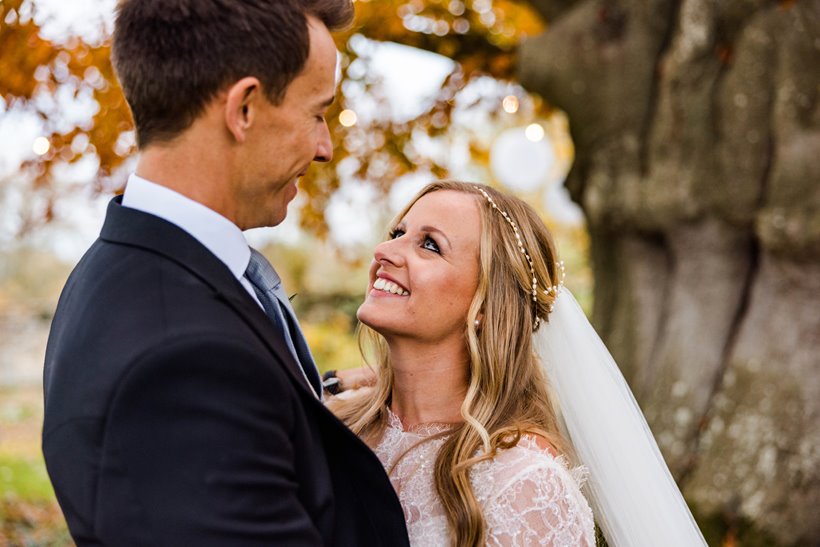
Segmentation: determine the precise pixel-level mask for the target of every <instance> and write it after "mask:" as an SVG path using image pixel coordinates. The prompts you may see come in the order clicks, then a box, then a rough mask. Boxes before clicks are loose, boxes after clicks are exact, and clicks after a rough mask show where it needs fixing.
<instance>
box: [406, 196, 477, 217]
mask: <svg viewBox="0 0 820 547" xmlns="http://www.w3.org/2000/svg"><path fill="white" fill-rule="evenodd" d="M422 218H424V219H426V220H430V219H436V220H439V221H440V222H447V223H453V224H461V223H465V222H466V223H478V221H479V212H478V206H477V204H476V199H475V196H472V195H470V194H467V193H464V192H456V191H453V190H439V191H436V192H430V193H429V194H425V195H423V196H421V197H420V198H419V199H418V200H416V202H415V203H414V204H413V206H412V207H410V209H409V210H408V211H407V213H406V214H405V215H404V218H403V219H402V220H404V221H414V220H416V219H422Z"/></svg>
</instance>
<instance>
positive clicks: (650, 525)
mask: <svg viewBox="0 0 820 547" xmlns="http://www.w3.org/2000/svg"><path fill="white" fill-rule="evenodd" d="M533 342H534V347H535V351H536V353H537V354H538V356H539V357H540V359H541V362H542V364H543V366H544V368H545V370H546V372H547V376H548V378H549V381H550V383H551V387H552V388H553V390H554V392H555V394H556V396H557V398H558V404H559V405H560V408H561V413H562V415H563V418H564V422H565V424H566V428H567V433H568V434H569V437H570V441H571V442H572V445H573V446H574V448H575V451H576V454H577V456H578V458H579V459H580V461H581V463H582V464H583V465H584V466H586V467H587V469H588V470H589V483H588V486H589V490H590V494H591V499H590V504H591V505H592V508H593V512H594V513H595V518H596V521H597V522H598V525H599V526H600V527H601V529H602V530H603V532H604V536H605V537H606V539H607V543H608V544H609V545H610V546H611V547H627V546H628V547H656V546H659V545H663V546H664V547H677V546H680V547H691V546H696V545H706V541H705V540H704V539H703V535H702V534H701V532H700V529H699V528H698V526H697V524H696V523H695V519H694V518H693V517H692V513H691V512H690V511H689V507H688V506H687V505H686V502H685V501H684V499H683V496H682V495H681V493H680V490H679V489H678V487H677V485H676V484H675V481H674V479H673V478H672V475H671V473H670V472H669V469H668V468H667V466H666V462H664V460H663V456H662V455H661V452H660V450H659V449H658V445H657V443H656V442H655V438H654V437H653V436H652V432H651V431H650V429H649V426H648V425H647V423H646V419H645V418H644V416H643V413H642V412H641V409H640V407H639V406H638V403H637V402H636V401H635V398H634V397H633V396H632V392H631V391H630V389H629V386H628V385H627V383H626V381H625V380H624V378H623V376H622V375H621V372H620V370H619V369H618V366H617V365H616V364H615V361H614V359H613V358H612V356H611V355H610V353H609V351H608V350H607V348H606V346H605V345H604V344H603V342H602V341H601V339H600V337H599V336H598V334H597V333H596V332H595V329H593V328H592V325H590V323H589V321H588V320H587V318H586V316H585V315H584V312H583V310H582V309H581V308H580V306H579V305H578V303H577V302H576V301H575V298H573V296H572V294H571V293H570V292H569V291H568V290H567V289H566V287H564V288H562V289H561V292H560V294H559V295H558V297H557V299H556V301H555V307H554V309H553V311H552V313H550V317H549V322H548V323H546V324H542V325H541V328H540V329H538V330H537V331H536V333H535V334H534V335H533Z"/></svg>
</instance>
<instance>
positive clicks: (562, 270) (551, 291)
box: [473, 186, 566, 330]
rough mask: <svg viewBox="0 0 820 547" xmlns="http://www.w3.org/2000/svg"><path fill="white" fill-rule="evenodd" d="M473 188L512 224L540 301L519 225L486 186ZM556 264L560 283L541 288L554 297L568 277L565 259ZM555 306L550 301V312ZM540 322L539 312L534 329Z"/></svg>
mask: <svg viewBox="0 0 820 547" xmlns="http://www.w3.org/2000/svg"><path fill="white" fill-rule="evenodd" d="M473 188H475V189H476V190H478V191H479V192H480V193H481V195H483V196H484V198H485V199H486V200H487V202H488V203H489V204H490V205H491V206H492V208H493V209H494V210H496V211H498V212H499V213H501V216H502V217H504V220H506V221H507V223H508V224H509V225H510V226H512V229H513V235H515V240H516V242H517V244H518V250H519V251H521V254H523V255H524V258H525V259H526V260H527V265H528V266H529V269H530V276H531V277H532V288H531V291H530V295H531V296H532V301H533V302H537V301H538V289H539V288H538V280H537V278H536V276H535V266H534V265H533V262H532V257H531V256H530V253H528V252H527V249H526V247H524V241H523V240H522V239H521V233H520V232H519V231H518V225H517V224H516V223H515V221H514V220H513V219H512V218H510V215H509V214H508V213H507V211H504V210H502V209H501V208H499V207H498V205H497V204H496V202H495V200H494V199H493V198H492V196H490V194H488V193H487V191H486V190H484V188H482V187H480V186H473ZM556 266H557V268H558V271H559V272H560V276H561V277H560V279H559V280H558V283H555V284H550V285H546V288H545V289H541V290H542V291H543V292H544V294H545V295H547V296H550V295H551V296H552V297H553V299H555V298H556V297H558V293H559V292H560V291H561V287H563V286H564V279H565V278H566V270H565V268H564V261H563V260H559V261H557V262H556ZM553 306H554V304H552V303H550V305H549V311H550V312H552V308H553ZM540 324H541V318H540V317H538V314H536V315H535V322H534V325H533V330H537V329H538V326H539V325H540Z"/></svg>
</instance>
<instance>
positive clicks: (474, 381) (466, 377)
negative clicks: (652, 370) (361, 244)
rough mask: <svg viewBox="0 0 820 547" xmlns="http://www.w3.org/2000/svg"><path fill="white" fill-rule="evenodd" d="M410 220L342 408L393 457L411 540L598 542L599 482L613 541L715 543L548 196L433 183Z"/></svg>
mask: <svg viewBox="0 0 820 547" xmlns="http://www.w3.org/2000/svg"><path fill="white" fill-rule="evenodd" d="M397 219H398V220H397V222H396V223H395V224H394V226H393V229H392V230H391V232H390V237H389V238H388V239H387V240H386V241H384V242H382V243H381V244H379V245H378V246H377V247H376V251H375V254H374V258H375V259H374V261H373V264H372V267H371V269H370V282H369V286H368V292H367V296H366V299H365V301H364V303H363V304H362V305H361V307H360V308H359V311H358V318H359V320H360V321H361V323H362V324H363V325H365V326H364V327H363V335H364V336H365V337H366V338H369V340H370V342H371V343H372V347H373V349H374V356H375V363H374V364H375V369H376V382H375V385H374V386H372V387H368V388H363V389H359V390H355V391H351V392H348V393H345V394H344V395H342V396H339V397H334V398H333V399H331V401H330V402H329V406H330V407H331V409H332V410H333V411H334V412H336V413H337V415H338V416H339V417H340V418H341V419H342V420H344V421H345V422H346V423H347V424H348V425H349V426H350V427H351V429H352V430H353V431H354V432H355V433H357V434H358V435H360V436H361V437H362V438H363V439H364V440H365V441H366V442H367V443H368V444H369V445H370V446H371V447H372V448H373V450H374V452H375V453H376V455H377V456H378V457H379V459H380V460H381V462H382V464H383V465H384V466H385V468H386V469H387V471H388V474H389V476H390V478H391V481H392V483H393V486H394V487H395V489H396V491H397V493H398V495H399V499H400V500H401V503H402V507H403V509H404V513H405V518H406V520H407V527H408V531H409V535H410V540H411V543H412V544H414V545H447V544H449V545H455V546H459V547H461V546H473V545H504V546H513V545H516V546H517V545H521V546H523V545H550V546H556V547H557V546H568V545H573V546H574V545H582V546H589V545H595V539H596V538H595V528H594V521H593V512H592V510H591V508H590V504H589V503H588V502H587V499H586V498H585V497H584V495H583V494H582V491H581V489H582V487H583V488H586V489H587V491H588V493H589V499H590V501H591V502H592V506H593V507H594V509H595V518H596V519H597V521H598V523H599V525H600V526H601V528H602V530H603V531H604V535H605V536H606V539H607V541H608V542H609V544H610V545H612V546H613V547H614V546H621V545H629V546H633V545H634V546H643V545H646V546H649V545H681V546H683V545H705V542H704V541H703V537H702V536H701V534H700V531H699V530H698V528H697V526H696V525H695V523H694V520H693V519H692V517H691V514H690V513H689V510H688V508H687V507H686V505H685V502H684V501H683V498H682V497H681V495H680V492H679V491H678V489H677V487H676V486H675V483H674V481H673V480H672V478H671V476H670V475H669V472H668V470H667V468H666V465H665V464H664V462H663V459H662V457H661V456H660V453H659V451H658V449H657V446H656V444H655V442H654V439H653V438H652V436H651V433H650V432H649V430H648V427H647V426H646V422H645V420H644V419H643V416H642V415H641V413H640V410H639V409H638V407H637V404H636V403H635V402H634V399H633V398H632V395H631V393H630V392H629V390H628V388H627V387H626V384H625V383H624V382H623V378H622V377H621V376H620V373H618V371H617V367H616V366H615V364H614V362H612V360H611V357H610V356H609V353H608V352H607V351H606V348H605V347H604V346H603V344H602V343H601V342H600V340H599V339H598V337H597V335H596V334H595V332H594V330H592V328H591V327H590V326H589V323H588V322H587V321H586V319H585V317H584V316H583V312H582V311H581V310H580V308H579V307H578V306H577V304H576V303H575V301H574V300H573V299H572V295H571V294H570V293H569V291H567V290H566V289H565V288H564V287H563V276H564V272H563V265H562V263H561V262H560V261H558V259H557V257H556V253H555V249H554V246H553V243H552V240H551V237H550V234H549V232H548V230H547V228H546V227H545V226H544V224H543V222H542V221H541V220H540V219H539V217H538V215H537V214H536V213H535V211H534V210H533V209H532V208H531V207H529V206H528V205H526V204H525V203H524V202H523V201H521V200H519V199H517V198H514V197H511V196H508V195H505V194H502V193H500V192H498V191H496V190H494V189H492V188H489V187H486V186H480V185H474V184H467V183H459V182H435V183H432V184H430V185H428V186H427V187H425V188H424V189H423V190H421V192H419V194H418V195H417V196H416V197H415V198H414V199H413V200H412V201H411V202H410V203H409V204H408V205H407V207H406V208H405V209H404V211H402V212H401V213H400V214H399V215H398V216H397ZM558 408H560V409H561V410H560V412H559V411H558V410H557V409H558ZM587 475H589V482H588V484H587V485H584V483H585V480H586V476H587Z"/></svg>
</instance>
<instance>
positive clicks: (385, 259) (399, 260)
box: [373, 239, 405, 267]
mask: <svg viewBox="0 0 820 547" xmlns="http://www.w3.org/2000/svg"><path fill="white" fill-rule="evenodd" d="M398 242H399V241H398V239H388V240H387V241H382V242H381V243H379V244H378V245H376V249H375V251H374V252H373V258H374V259H375V260H376V262H378V263H379V264H381V265H382V266H385V265H388V264H390V265H393V266H397V267H401V266H404V264H405V260H404V254H403V253H402V251H401V248H400V246H399V245H398Z"/></svg>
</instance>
